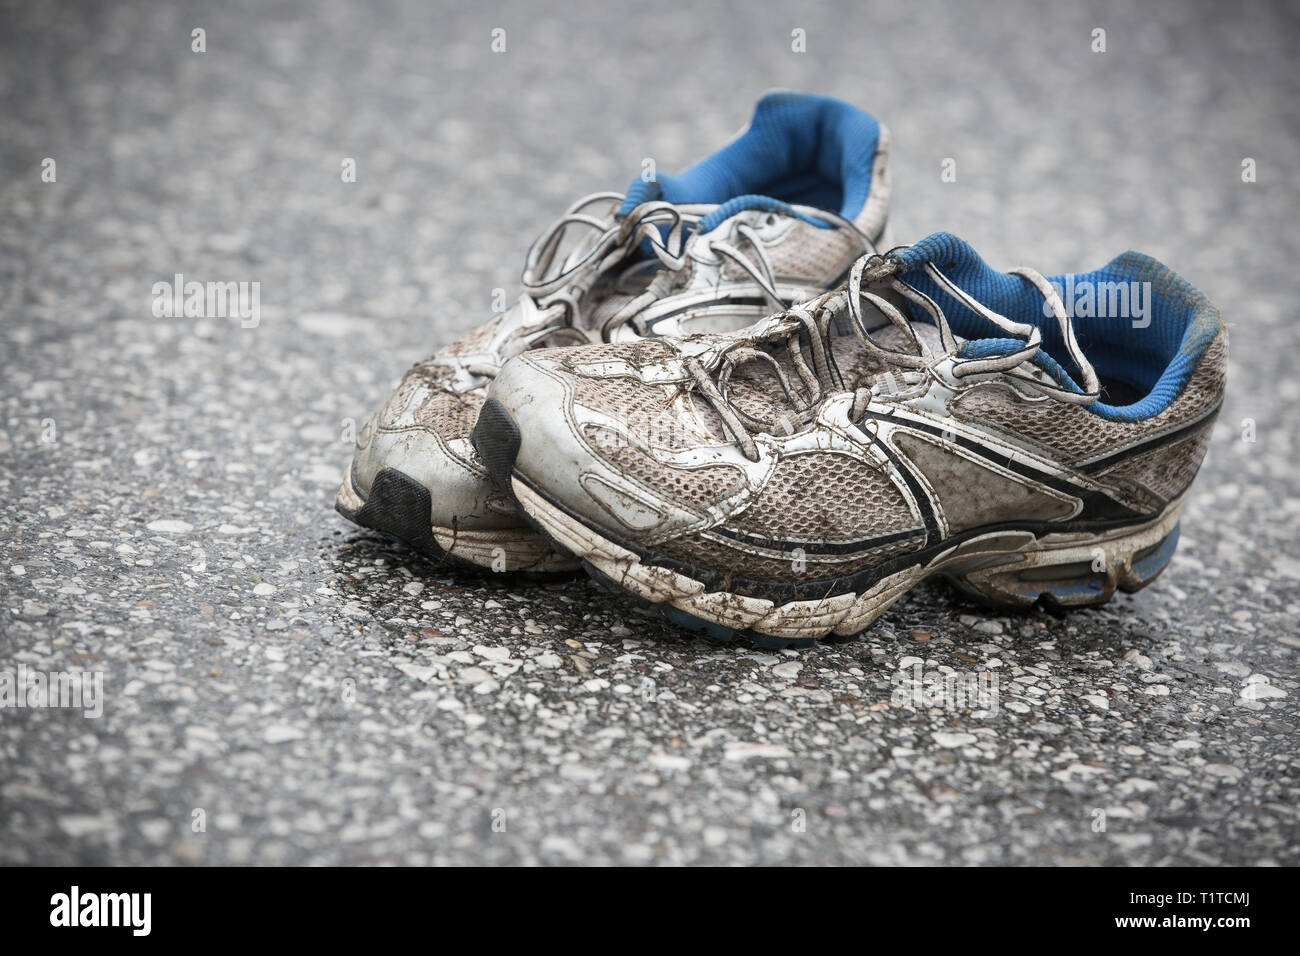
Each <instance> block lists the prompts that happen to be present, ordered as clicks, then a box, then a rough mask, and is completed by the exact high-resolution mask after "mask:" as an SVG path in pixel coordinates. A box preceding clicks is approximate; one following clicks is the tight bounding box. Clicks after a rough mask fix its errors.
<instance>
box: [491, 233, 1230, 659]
mask: <svg viewBox="0 0 1300 956" xmlns="http://www.w3.org/2000/svg"><path fill="white" fill-rule="evenodd" d="M1085 292H1086V293H1087V294H1085ZM1063 294H1068V296H1069V300H1068V301H1069V305H1067V301H1066V299H1065V298H1063ZM1087 295H1091V296H1092V298H1091V304H1090V305H1089V306H1087V307H1082V306H1083V304H1084V303H1085V302H1087V301H1088V298H1087ZM1076 305H1078V306H1080V307H1079V308H1077V309H1076V308H1075V306H1076ZM1226 349H1227V333H1226V330H1225V328H1224V325H1223V323H1222V321H1221V319H1220V315H1219V311H1218V309H1217V308H1216V307H1215V306H1214V305H1213V304H1212V303H1211V302H1210V301H1209V300H1208V299H1207V298H1206V297H1205V296H1204V295H1202V294H1201V293H1200V292H1198V291H1197V290H1196V289H1195V288H1193V287H1192V286H1191V285H1190V284H1188V283H1187V282H1186V281H1184V280H1183V279H1181V278H1180V277H1178V276H1177V275H1175V274H1174V273H1173V272H1172V271H1171V270H1170V269H1168V268H1166V267H1165V266H1163V265H1161V264H1160V263H1159V262H1156V261H1155V260H1154V259H1151V258H1149V257H1147V256H1144V255H1140V254H1138V253H1134V252H1129V253H1125V254H1123V255H1121V256H1119V257H1118V258H1116V259H1114V260H1113V261H1112V262H1110V263H1109V264H1107V265H1106V266H1103V267H1102V268H1100V269H1098V270H1096V271H1094V272H1090V273H1083V274H1072V275H1066V276H1053V277H1046V278H1045V277H1043V276H1042V275H1040V274H1038V273H1037V272H1034V271H1033V270H1030V269H1017V270H1013V271H1011V272H1009V273H1002V272H997V271H994V270H993V269H991V268H990V267H989V266H988V265H986V264H985V263H984V262H983V260H982V259H980V257H979V256H978V255H977V254H976V253H975V251H974V250H973V249H971V247H970V246H968V245H967V244H966V243H964V242H962V241H961V240H959V239H957V238H955V237H953V236H951V235H948V234H936V235H933V236H930V237H929V238H927V239H925V240H923V241H921V242H919V243H917V244H916V245H913V246H911V247H908V248H905V249H902V250H896V251H894V252H891V253H889V254H887V255H874V256H867V257H863V258H862V259H861V260H860V261H858V262H857V263H856V264H855V266H854V267H853V269H852V270H851V273H850V275H849V279H848V282H847V284H846V287H845V288H844V289H842V290H839V291H836V292H834V293H828V294H826V295H823V296H821V297H819V298H816V299H814V300H812V301H811V302H809V303H806V304H805V305H803V306H800V307H797V308H793V309H790V310H786V311H784V312H782V313H779V314H777V315H774V316H772V317H771V318H769V319H766V320H764V321H762V322H760V323H758V324H757V325H755V326H753V327H751V328H749V329H746V330H743V331H740V332H736V333H730V334H705V335H697V336H689V337H685V338H682V339H654V340H648V341H645V342H641V343H636V344H632V345H612V346H592V347H585V348H569V349H560V350H555V351H550V352H539V353H530V354H528V355H526V356H521V357H519V358H517V359H515V360H514V361H512V362H510V363H509V364H508V365H507V366H506V367H505V368H504V369H503V370H502V371H501V373H500V374H499V375H498V376H497V378H496V381H495V382H494V383H493V385H492V388H491V390H490V392H489V398H488V403H487V406H486V407H485V409H484V412H483V414H482V416H481V418H480V421H479V425H478V428H477V429H476V431H475V441H476V443H477V446H478V448H479V451H480V453H481V454H482V456H483V458H484V460H485V461H488V462H489V463H490V465H491V467H492V471H493V473H494V475H495V477H496V478H497V480H498V482H499V484H500V486H501V487H502V489H503V490H505V491H507V492H508V493H509V494H510V495H511V496H512V497H513V498H514V499H515V501H516V503H517V504H518V506H519V507H520V508H521V510H522V512H523V513H524V514H526V515H527V516H528V519H529V520H530V521H531V522H533V523H534V525H535V526H536V527H538V528H539V529H541V530H542V531H544V532H545V534H547V535H548V536H549V537H550V538H551V539H552V541H553V542H554V543H555V544H556V545H557V547H559V548H561V549H563V550H565V551H567V552H568V553H571V554H573V555H574V556H576V557H577V558H578V559H580V560H581V561H582V562H583V564H584V566H585V567H586V568H587V570H588V571H590V572H591V573H592V574H593V575H594V576H596V577H598V578H599V579H602V580H603V581H605V582H606V583H611V584H612V585H614V586H616V587H618V588H620V589H622V590H624V591H626V592H628V593H630V594H632V595H634V596H636V597H639V598H641V599H642V600H644V601H648V602H650V603H652V604H654V605H657V606H659V607H660V608H662V609H663V610H664V611H665V613H666V614H667V615H668V616H669V617H670V618H672V619H673V620H675V621H677V622H679V623H683V624H688V625H694V626H697V627H705V628H708V629H710V630H711V631H712V633H713V634H714V635H715V636H723V637H725V636H728V635H731V634H733V633H735V632H739V631H747V632H749V633H751V634H755V635H760V636H763V637H764V638H768V639H784V640H794V641H798V640H804V639H811V638H818V637H824V636H827V635H830V634H839V635H852V634H854V633H857V632H859V631H861V630H863V629H864V628H866V627H867V626H869V625H870V624H871V622H872V621H874V620H875V619H876V617H877V616H878V615H879V614H880V613H881V612H882V611H884V610H885V608H887V607H888V606H889V605H890V604H891V603H892V602H893V601H895V600H896V599H897V598H898V597H900V596H901V595H902V594H903V593H905V592H906V591H907V590H908V589H909V588H911V587H913V586H914V585H915V584H917V583H918V582H919V581H921V580H922V579H924V578H926V577H928V576H930V575H935V574H937V575H941V576H943V577H945V578H947V579H949V580H950V581H952V582H953V583H955V584H956V585H957V586H958V587H959V588H960V589H961V590H963V591H965V592H967V593H969V594H971V595H974V596H977V597H978V598H980V599H981V600H983V601H986V602H989V603H992V604H996V605H1004V606H1005V605H1010V606H1025V605H1029V604H1032V603H1034V602H1036V601H1039V600H1040V599H1041V600H1044V601H1047V602H1050V603H1053V604H1057V605H1061V606H1075V605H1091V604H1099V603H1103V602H1105V601H1107V600H1108V599H1109V598H1110V597H1111V596H1112V595H1113V594H1114V593H1115V591H1116V590H1117V589H1120V590H1124V591H1136V590H1138V589H1140V588H1142V587H1145V586H1146V585H1147V584H1149V583H1150V582H1151V581H1152V580H1153V579H1154V578H1155V577H1156V576H1157V575H1158V574H1159V573H1160V571H1161V570H1162V569H1163V568H1164V567H1165V566H1166V565H1167V564H1168V563H1169V561H1170V558H1171V557H1172V555H1173V552H1174V548H1175V546H1176V544H1177V540H1178V528H1179V524H1178V522H1179V516H1180V512H1181V508H1182V502H1183V500H1184V496H1185V495H1186V493H1187V490H1188V487H1189V486H1190V485H1191V483H1192V479H1193V478H1194V477H1195V475H1196V473H1197V470H1198V468H1199V466H1200V463H1201V460H1202V458H1203V456H1204V454H1205V451H1206V447H1207V444H1208V442H1209V439H1210V432H1211V427H1212V423H1213V421H1214V418H1215V416H1216V414H1217V411H1218V409H1219V406H1220V403H1221V401H1222V398H1223V393H1224V387H1225V368H1226Z"/></svg>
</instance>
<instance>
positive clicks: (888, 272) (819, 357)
mask: <svg viewBox="0 0 1300 956" xmlns="http://www.w3.org/2000/svg"><path fill="white" fill-rule="evenodd" d="M896 268H897V263H896V261H894V260H893V259H892V258H891V257H890V256H888V255H885V256H881V255H868V256H863V257H862V258H860V259H859V260H858V261H857V262H855V263H854V264H853V268H852V269H851V270H850V271H849V281H848V287H847V289H846V290H843V291H840V292H832V293H827V294H825V295H823V296H820V297H818V298H817V299H814V300H813V301H811V302H808V303H805V304H804V305H802V306H799V307H797V308H794V309H790V310H789V311H788V312H787V313H786V314H785V318H786V319H787V320H788V321H787V322H786V323H785V324H783V325H778V326H776V327H774V328H773V329H771V330H770V333H769V334H768V335H765V336H764V341H765V342H767V343H769V344H771V343H774V342H778V341H780V342H783V343H784V344H785V345H786V346H787V350H788V353H789V356H790V360H791V364H793V366H794V369H795V372H796V373H797V374H798V376H799V378H800V380H801V381H802V382H803V383H804V384H805V385H806V386H807V388H808V391H809V393H810V394H811V395H812V398H811V399H810V400H809V401H808V402H807V403H806V404H805V403H802V402H800V401H799V400H798V399H797V398H796V396H795V392H794V389H793V387H792V385H791V382H790V380H789V377H788V376H787V375H786V373H785V371H784V369H782V368H781V364H780V363H779V362H778V361H777V359H776V358H775V356H774V355H773V354H772V353H771V352H769V351H765V350H764V349H761V348H758V347H757V346H756V345H755V344H753V343H751V342H748V341H746V340H744V339H740V340H738V341H737V342H736V343H735V344H733V345H730V346H728V347H726V348H724V349H723V351H722V353H721V361H720V362H719V365H718V369H717V372H716V381H715V376H713V375H710V374H709V372H708V370H706V369H705V367H704V365H703V364H702V363H701V362H700V361H699V359H697V358H688V359H687V360H686V367H687V369H688V370H689V371H690V373H691V378H692V380H693V382H694V384H695V385H696V386H697V387H698V388H699V390H700V392H701V394H702V395H704V397H705V398H706V399H708V401H709V404H710V405H711V406H712V407H713V409H714V410H715V411H716V412H717V413H718V416H719V417H720V418H721V419H722V421H723V422H724V423H725V424H726V426H727V429H728V431H730V433H731V435H732V437H733V439H734V440H735V441H736V443H737V444H738V445H740V447H741V450H742V451H743V452H744V453H745V457H746V458H748V459H749V460H751V461H757V460H758V457H759V454H758V446H757V444H756V443H755V441H754V439H753V435H754V434H756V433H768V434H772V433H775V432H777V431H780V432H782V433H784V434H791V433H793V432H794V430H795V429H796V428H797V427H798V426H800V425H802V424H806V423H807V422H809V421H811V420H812V419H813V418H814V417H815V415H816V410H817V406H818V405H820V403H821V401H822V399H823V397H824V396H825V394H826V392H828V391H847V390H848V389H849V383H846V382H845V380H844V377H843V375H842V374H841V373H840V371H839V369H838V367H837V366H836V364H835V358H834V354H833V352H832V340H831V330H830V325H831V322H832V321H833V320H834V319H835V318H836V317H837V316H838V315H840V314H841V313H842V312H843V311H845V310H847V312H848V314H849V317H850V319H851V322H850V328H851V329H852V331H853V334H854V335H855V337H856V338H857V339H859V340H860V341H861V342H862V344H863V345H864V346H865V347H866V349H867V350H868V351H869V352H870V353H871V354H872V355H874V356H875V357H876V358H878V359H879V360H881V361H882V362H883V363H884V364H886V365H895V366H901V367H903V368H905V369H912V370H921V369H925V368H927V367H930V366H932V365H934V364H935V363H937V362H939V361H942V360H943V359H946V358H948V357H950V356H951V357H953V359H954V363H953V370H952V373H953V376H954V377H957V378H964V377H966V376H969V375H977V374H982V373H988V372H1002V373H1003V374H1004V375H1006V376H1007V377H1008V378H1014V379H1017V380H1019V381H1022V382H1025V383H1027V384H1028V385H1029V386H1031V387H1032V388H1034V389H1037V390H1039V391H1042V392H1046V393H1048V394H1050V395H1052V396H1054V397H1055V398H1058V399H1060V400H1061V401H1064V402H1072V403H1076V404H1082V405H1088V404H1091V403H1093V402H1095V401H1096V400H1097V399H1098V398H1099V397H1100V395H1101V388H1100V385H1099V383H1098V380H1097V374H1096V372H1095V370H1094V369H1093V367H1092V364H1091V363H1090V362H1089V361H1088V360H1087V359H1086V358H1085V357H1084V355H1083V352H1082V350H1081V349H1080V348H1079V343H1078V341H1077V339H1076V338H1075V334H1074V326H1073V323H1072V322H1071V321H1070V317H1069V314H1068V313H1067V312H1066V310H1065V304H1064V303H1063V302H1062V301H1061V297H1060V295H1059V294H1058V293H1057V291H1056V289H1055V287H1054V286H1053V285H1052V284H1051V283H1050V282H1048V281H1047V279H1046V278H1044V277H1043V276H1042V275H1041V274H1040V273H1038V272H1036V271H1034V270H1033V269H1028V268H1019V269H1013V270H1011V273H1012V274H1013V275H1018V276H1021V277H1022V278H1024V279H1026V280H1028V281H1029V282H1030V283H1031V284H1033V286H1034V287H1035V288H1036V289H1037V290H1038V291H1039V293H1040V294H1042V296H1043V298H1044V299H1045V300H1046V301H1047V303H1048V305H1049V306H1050V308H1051V310H1052V313H1053V315H1054V316H1055V317H1056V320H1057V323H1058V324H1059V325H1060V328H1061V338H1062V341H1063V342H1064V344H1065V349H1066V351H1067V352H1068V353H1069V355H1070V358H1071V360H1072V361H1073V362H1074V364H1075V365H1076V366H1077V367H1078V369H1079V371H1080V372H1081V374H1082V376H1083V380H1084V383H1083V386H1082V388H1081V389H1080V390H1077V391H1076V390H1071V389H1069V388H1067V387H1065V386H1063V385H1058V384H1055V383H1051V382H1049V381H1044V380H1043V379H1042V378H1039V377H1034V376H1029V375H1024V374H1021V373H1019V372H1017V371H1016V369H1018V368H1020V367H1021V366H1022V365H1024V364H1025V363H1026V362H1028V361H1030V360H1032V359H1033V357H1034V356H1035V355H1036V354H1037V353H1038V352H1039V350H1040V348H1041V347H1042V331H1041V330H1040V329H1039V328H1038V327H1037V326H1033V325H1026V324H1023V323H1020V322H1015V321H1013V320H1012V319H1009V318H1007V317H1006V316H1004V315H1000V314H998V313H997V312H994V311H992V310H991V309H989V308H987V307H985V306H984V305H983V304H982V303H980V302H978V301H977V300H976V299H974V298H973V297H972V296H970V295H969V294H968V293H967V292H966V291H965V290H963V289H961V288H959V287H958V286H957V285H956V284H955V283H953V282H952V280H950V279H949V278H948V277H947V276H946V275H944V274H943V273H942V272H941V271H940V270H939V269H938V268H937V267H936V266H935V265H934V264H933V263H931V262H927V263H926V264H925V266H924V270H925V273H926V274H927V275H928V276H929V277H930V278H931V279H933V280H934V281H935V282H936V283H938V285H939V286H940V287H941V288H943V289H944V291H946V292H947V293H948V294H950V295H951V296H952V297H953V298H955V299H956V300H957V301H958V302H961V303H962V304H963V305H964V306H966V307H967V308H969V309H970V310H971V311H973V312H974V313H975V314H976V315H979V316H980V317H981V318H984V319H985V320H987V321H988V322H989V323H991V324H992V325H993V326H995V327H996V328H999V329H1001V330H1003V331H1005V332H1008V333H1010V334H1011V335H1012V336H1014V337H1016V338H1023V339H1025V344H1024V346H1023V347H1021V348H1019V349H1017V350H1015V351H1014V352H1008V353H1006V354H1003V355H990V356H981V357H975V358H961V357H960V356H959V354H958V352H959V347H958V344H957V339H956V336H954V335H953V332H952V328H951V327H950V326H949V324H948V320H947V317H946V316H945V315H944V314H943V310H942V309H940V308H939V306H938V304H937V303H935V301H934V300H933V299H931V298H930V297H929V296H927V295H926V294H925V293H923V292H921V291H920V290H919V289H917V288H916V287H914V286H912V285H911V284H909V283H907V282H904V281H903V280H902V279H900V278H898V277H897V276H896V275H895V274H894V270H895V269H896ZM868 270H871V272H872V275H871V277H870V278H869V279H868V280H867V285H868V286H872V285H874V286H876V287H877V288H888V289H890V290H892V291H894V292H897V293H898V294H899V295H901V296H903V297H904V298H906V299H908V300H909V301H911V302H913V303H915V304H916V305H918V306H920V307H921V308H922V309H924V310H925V312H926V313H928V314H929V315H930V317H931V318H932V319H933V320H934V323H935V326H936V327H937V329H938V332H939V341H940V344H941V351H939V352H936V351H935V350H934V349H932V348H931V347H930V346H929V345H927V344H926V342H925V340H924V339H923V338H922V337H920V336H918V335H917V334H916V330H915V328H914V327H913V322H912V320H910V319H908V318H907V317H906V316H904V315H903V313H902V312H900V311H899V310H898V309H897V308H896V307H895V306H894V305H893V303H891V302H890V301H889V300H888V299H885V298H884V297H883V296H881V295H879V294H877V293H876V292H873V291H871V289H870V288H864V287H863V283H864V277H866V275H867V272H868ZM864 300H865V301H867V302H870V303H871V304H872V305H874V306H875V307H876V308H877V309H878V310H879V311H880V312H881V314H882V315H884V316H885V318H886V319H887V320H888V321H889V323H890V324H891V325H893V326H894V327H895V328H897V329H899V330H900V331H902V332H903V333H904V335H905V336H906V337H907V339H908V341H910V342H911V343H912V344H913V345H914V346H915V349H916V350H915V352H906V351H901V350H896V349H889V348H885V347H883V346H881V345H879V344H878V343H877V342H875V341H874V340H873V338H872V335H871V332H869V331H868V330H867V328H866V325H865V323H864V321H863V313H862V303H863V301H864ZM800 333H806V335H807V338H808V342H809V344H810V346H811V364H810V363H809V361H808V360H807V359H805V357H804V354H803V349H802V347H801V345H800ZM750 361H762V362H766V363H767V364H768V365H770V366H771V368H772V369H773V371H774V373H775V374H776V377H777V381H778V383H779V384H780V386H781V389H782V391H783V392H784V393H785V395H786V397H787V399H788V400H789V401H790V403H791V405H792V406H794V409H793V414H789V413H787V414H786V415H783V416H781V417H780V418H779V419H777V420H775V421H764V420H762V419H758V418H755V417H754V416H752V415H750V414H748V413H746V412H745V411H744V410H743V409H741V408H740V407H739V406H737V405H736V403H735V402H733V401H732V400H731V399H730V398H729V397H728V383H729V382H730V379H731V376H732V374H733V373H734V372H735V370H736V369H737V368H738V367H739V366H741V365H743V364H745V363H746V362H750ZM873 394H874V393H873V392H872V390H871V388H869V387H858V388H856V389H855V390H854V398H853V406H852V408H851V410H850V413H849V414H850V417H851V418H852V419H853V420H854V421H856V420H857V419H858V418H859V417H861V416H862V415H863V414H864V413H865V411H866V406H867V403H868V402H869V401H870V400H871V398H872V397H873Z"/></svg>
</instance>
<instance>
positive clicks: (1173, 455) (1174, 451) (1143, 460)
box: [1097, 425, 1213, 510]
mask: <svg viewBox="0 0 1300 956" xmlns="http://www.w3.org/2000/svg"><path fill="white" fill-rule="evenodd" d="M1212 431H1213V429H1212V427H1211V426H1209V425H1207V426H1206V427H1205V428H1203V429H1201V430H1200V431H1199V432H1197V433H1196V434H1195V435H1193V436H1192V437H1191V438H1188V439H1186V440H1184V441H1180V442H1178V443H1176V444H1174V445H1169V446H1166V447H1163V448H1153V449H1151V450H1150V451H1148V452H1143V453H1142V454H1140V455H1135V456H1133V457H1132V458H1129V459H1127V460H1125V461H1122V462H1120V463H1119V464H1118V465H1114V466H1112V467H1110V468H1107V469H1105V470H1104V471H1101V472H1099V473H1098V475H1097V477H1098V478H1100V479H1101V480H1103V481H1117V480H1118V481H1121V482H1124V483H1126V484H1127V483H1136V484H1138V485H1140V486H1141V487H1142V488H1143V489H1146V490H1148V491H1150V492H1152V493H1154V494H1155V495H1156V496H1157V497H1158V499H1159V501H1157V502H1155V503H1154V504H1155V505H1156V506H1157V507H1158V506H1159V505H1162V504H1164V503H1165V502H1167V501H1169V500H1170V499H1172V498H1175V497H1177V496H1178V495H1179V494H1181V493H1182V492H1184V491H1186V490H1187V488H1188V486H1190V485H1191V483H1192V479H1193V478H1195V477H1196V473H1197V471H1199V470H1200V467H1201V461H1202V459H1204V458H1205V452H1206V450H1207V449H1208V448H1209V446H1210V435H1211V433H1212ZM1153 510H1154V509H1153Z"/></svg>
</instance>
